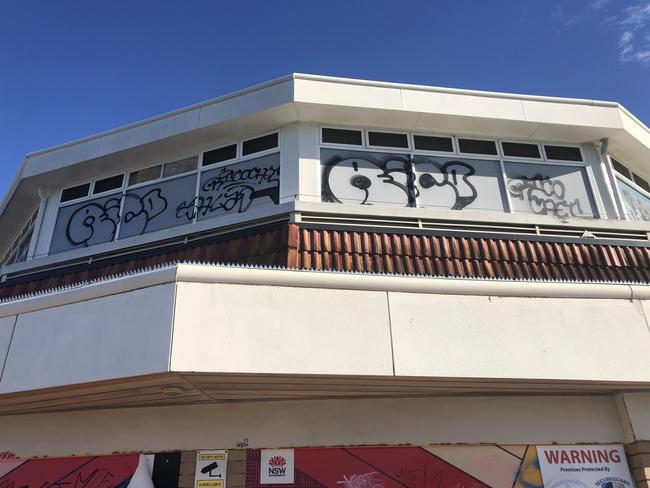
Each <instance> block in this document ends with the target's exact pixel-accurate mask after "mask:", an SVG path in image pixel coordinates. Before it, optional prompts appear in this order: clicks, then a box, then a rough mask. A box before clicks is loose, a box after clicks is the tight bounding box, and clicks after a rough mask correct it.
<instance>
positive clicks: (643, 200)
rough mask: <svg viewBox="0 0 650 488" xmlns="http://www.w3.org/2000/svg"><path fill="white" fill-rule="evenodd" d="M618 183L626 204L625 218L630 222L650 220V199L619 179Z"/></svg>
mask: <svg viewBox="0 0 650 488" xmlns="http://www.w3.org/2000/svg"><path fill="white" fill-rule="evenodd" d="M616 183H617V184H618V189H619V190H620V191H621V197H622V198H623V203H624V204H625V216H626V217H627V218H628V219H630V220H650V198H648V197H646V196H645V195H643V194H642V193H641V192H639V191H637V190H636V189H634V188H632V187H631V186H630V185H628V184H627V183H624V182H623V181H621V180H619V179H618V178H617V179H616Z"/></svg>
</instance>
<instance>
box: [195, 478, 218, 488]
mask: <svg viewBox="0 0 650 488" xmlns="http://www.w3.org/2000/svg"><path fill="white" fill-rule="evenodd" d="M196 488H224V483H223V480H212V481H207V480H203V481H197V482H196Z"/></svg>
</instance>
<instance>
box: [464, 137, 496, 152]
mask: <svg viewBox="0 0 650 488" xmlns="http://www.w3.org/2000/svg"><path fill="white" fill-rule="evenodd" d="M458 146H459V149H460V152H462V153H469V154H489V155H491V156H496V155H497V145H496V143H495V142H494V141H483V140H480V139H458Z"/></svg>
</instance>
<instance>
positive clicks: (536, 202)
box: [508, 173, 584, 217]
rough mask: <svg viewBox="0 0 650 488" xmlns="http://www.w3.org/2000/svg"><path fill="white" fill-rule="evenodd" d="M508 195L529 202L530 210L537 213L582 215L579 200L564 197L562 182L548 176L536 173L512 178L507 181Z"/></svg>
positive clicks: (565, 215) (563, 215)
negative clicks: (528, 176)
mask: <svg viewBox="0 0 650 488" xmlns="http://www.w3.org/2000/svg"><path fill="white" fill-rule="evenodd" d="M508 191H509V192H510V196H511V197H513V198H518V199H519V200H522V201H527V202H529V205H530V210H531V211H532V212H533V213H535V214H537V215H555V216H558V217H568V216H573V217H579V216H581V215H583V213H584V212H583V210H582V207H581V205H580V200H578V199H577V198H575V199H574V200H573V201H569V200H567V199H566V198H565V196H566V188H565V187H564V183H562V182H561V181H559V180H553V179H551V178H549V177H548V176H542V175H541V174H539V173H538V174H536V175H534V176H533V177H532V178H530V179H528V178H519V179H512V180H510V181H509V182H508Z"/></svg>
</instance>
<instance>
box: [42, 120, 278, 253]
mask: <svg viewBox="0 0 650 488" xmlns="http://www.w3.org/2000/svg"><path fill="white" fill-rule="evenodd" d="M276 133H277V135H278V145H277V146H276V147H273V148H270V149H265V150H263V151H258V152H255V153H251V154H247V155H246V156H243V155H242V147H243V143H244V141H248V140H251V139H257V138H258V137H264V136H267V135H270V134H276ZM233 144H236V145H237V151H236V154H237V157H236V158H234V159H229V160H227V161H220V162H218V163H215V164H211V165H209V166H203V155H204V154H205V153H206V152H210V151H211V150H213V149H219V148H220V147H224V146H231V145H233ZM282 145H283V131H282V128H276V129H274V130H270V131H267V132H264V133H260V134H255V135H252V136H251V135H247V136H245V137H239V138H237V139H235V140H231V141H230V142H226V143H223V144H219V145H215V146H207V147H205V146H204V147H201V149H200V150H199V151H198V153H197V152H192V153H191V154H188V153H186V154H185V155H181V156H175V157H174V158H168V159H165V160H158V161H156V162H155V163H152V162H151V161H149V162H148V163H147V164H142V165H138V166H137V167H135V168H133V169H129V170H128V171H127V170H125V171H123V172H122V173H119V172H118V173H115V172H112V173H105V174H103V175H101V176H99V177H96V178H93V179H88V180H83V181H82V182H80V183H75V184H74V185H67V186H65V187H62V188H59V191H58V192H57V207H56V208H57V209H56V215H55V218H54V221H55V224H54V227H53V228H52V232H51V234H50V236H49V240H48V245H47V249H48V255H50V256H52V255H54V254H60V253H62V252H71V251H75V250H77V249H79V248H77V247H73V248H71V249H68V250H65V251H58V252H56V253H51V252H50V249H51V248H52V241H53V239H54V234H55V227H56V220H57V219H58V215H59V211H60V210H61V208H64V207H68V206H70V205H75V204H79V203H83V202H85V201H91V200H94V199H98V198H106V197H110V196H113V195H115V196H117V195H120V216H122V215H123V213H124V203H125V200H126V198H125V196H126V194H127V193H128V192H129V191H131V190H137V189H139V188H142V187H146V186H149V185H155V184H160V183H166V182H168V181H173V180H175V179H178V178H185V177H187V176H189V175H195V177H196V185H195V189H194V198H195V199H196V198H197V197H198V195H199V193H200V184H201V174H202V173H203V172H204V171H212V170H213V169H215V168H220V167H222V166H229V165H232V164H237V163H242V162H245V161H249V160H251V159H257V158H260V157H264V156H269V155H272V154H276V153H280V154H281V153H282ZM192 157H195V158H196V160H197V164H196V168H195V169H193V170H192V171H187V172H185V173H180V174H176V175H172V176H167V177H163V176H162V175H163V174H164V167H165V165H167V164H170V163H174V162H177V161H182V160H184V159H189V158H192ZM158 165H160V166H161V169H160V176H159V177H158V178H155V179H152V180H148V181H144V182H141V183H136V184H135V185H131V186H129V185H128V181H129V175H130V174H131V173H134V172H136V171H140V170H142V169H147V168H149V167H152V166H158ZM119 174H123V175H124V176H123V179H122V186H121V188H115V189H113V190H108V191H106V192H102V193H97V194H94V195H93V190H94V187H95V181H98V180H103V179H105V178H110V177H112V176H117V175H119ZM87 183H89V184H90V188H89V190H88V195H86V196H85V197H82V198H77V199H75V200H69V201H67V202H63V203H61V195H62V193H63V191H64V190H65V189H67V188H73V187H76V186H80V185H85V184H87ZM197 218H198V215H195V216H194V219H193V220H192V221H191V222H187V223H184V224H180V225H177V226H173V227H172V228H184V227H185V226H191V225H194V224H196V222H197ZM121 228H122V219H121V218H120V221H119V222H118V224H117V228H116V230H115V237H114V238H113V240H112V241H108V242H118V241H120V240H123V239H133V238H137V237H142V236H143V235H144V234H139V235H138V236H130V237H124V238H120V231H121ZM162 230H166V229H162ZM154 232H156V231H154ZM102 244H106V243H102ZM98 245H101V244H98Z"/></svg>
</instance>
